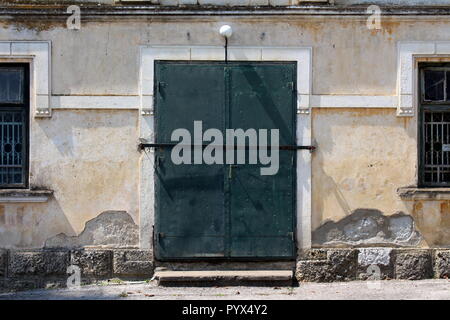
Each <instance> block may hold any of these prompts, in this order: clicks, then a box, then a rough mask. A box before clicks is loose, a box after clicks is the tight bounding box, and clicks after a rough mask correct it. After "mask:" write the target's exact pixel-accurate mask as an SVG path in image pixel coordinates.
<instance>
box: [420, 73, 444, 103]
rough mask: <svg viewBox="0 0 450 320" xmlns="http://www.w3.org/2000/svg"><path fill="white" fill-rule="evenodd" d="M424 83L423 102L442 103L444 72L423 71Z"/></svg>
mask: <svg viewBox="0 0 450 320" xmlns="http://www.w3.org/2000/svg"><path fill="white" fill-rule="evenodd" d="M424 81H425V100H427V101H442V100H444V89H445V85H444V83H445V71H434V70H425V71H424Z"/></svg>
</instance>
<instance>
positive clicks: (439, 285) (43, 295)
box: [0, 280, 450, 300]
mask: <svg viewBox="0 0 450 320" xmlns="http://www.w3.org/2000/svg"><path fill="white" fill-rule="evenodd" d="M3 299H8V300H10V299H43V300H47V299H58V300H60V299H149V300H184V299H195V300H202V299H208V300H209V299H211V300H222V299H227V300H235V299H252V300H264V299H274V300H288V299H289V300H290V299H295V300H308V299H350V300H352V299H371V300H372V299H446V300H450V280H422V281H394V280H391V281H380V282H360V281H354V282H346V283H331V284H330V283H305V284H300V286H299V287H296V288H287V287H207V288H204V287H200V288H199V287H176V288H175V287H158V286H157V285H156V283H154V282H150V283H142V282H130V283H122V284H108V285H106V284H103V285H90V286H82V287H81V288H79V289H58V290H33V291H27V292H21V293H16V294H5V293H3V294H0V300H3Z"/></svg>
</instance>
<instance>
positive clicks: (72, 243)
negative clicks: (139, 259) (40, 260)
mask: <svg viewBox="0 0 450 320" xmlns="http://www.w3.org/2000/svg"><path fill="white" fill-rule="evenodd" d="M138 245H139V227H138V226H137V225H136V224H135V223H134V221H133V218H132V217H131V216H130V215H129V214H128V213H127V212H126V211H105V212H103V213H101V214H100V215H98V216H97V217H95V218H94V219H92V220H89V221H88V222H86V225H85V228H84V230H83V231H82V232H81V233H80V234H79V235H78V236H72V237H70V236H67V235H66V234H64V233H60V234H58V235H56V236H54V237H52V238H49V239H48V240H47V241H45V245H44V247H45V248H80V247H84V246H108V247H121V248H127V247H137V246H138Z"/></svg>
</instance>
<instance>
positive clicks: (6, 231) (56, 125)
mask: <svg viewBox="0 0 450 320" xmlns="http://www.w3.org/2000/svg"><path fill="white" fill-rule="evenodd" d="M137 116H138V114H137V112H136V111H112V110H105V111H99V110H95V111H94V110H88V111H67V110H65V111H54V112H53V116H52V118H49V119H39V120H33V121H32V124H31V143H30V144H31V150H30V159H31V162H30V164H31V168H30V171H31V173H32V176H31V178H30V180H31V187H43V188H48V189H51V190H54V197H52V198H51V200H50V201H49V202H48V203H36V204H3V205H0V244H1V246H2V247H40V246H43V245H44V242H45V240H46V239H48V238H50V237H52V236H54V235H56V234H58V233H61V232H63V233H65V234H66V235H68V236H73V235H77V234H79V233H80V232H81V231H82V230H83V228H84V226H85V223H86V222H87V221H88V220H90V219H93V218H95V217H97V216H98V215H99V214H100V213H102V212H103V211H107V210H124V211H126V212H127V213H128V214H129V215H131V217H132V218H133V220H134V222H135V223H139V214H138V197H137V193H138V183H139V176H138V164H139V161H138V160H139V156H140V155H139V152H138V151H137V140H138V133H137V121H138V120H137V119H138V118H137Z"/></svg>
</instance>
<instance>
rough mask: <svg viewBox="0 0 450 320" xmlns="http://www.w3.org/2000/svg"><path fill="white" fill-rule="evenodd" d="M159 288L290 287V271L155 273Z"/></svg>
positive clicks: (164, 271) (291, 275) (291, 274)
mask: <svg viewBox="0 0 450 320" xmlns="http://www.w3.org/2000/svg"><path fill="white" fill-rule="evenodd" d="M155 279H156V280H157V281H158V284H159V285H161V286H217V285H230V286H231V285H239V286H247V285H251V286H271V285H273V286H274V285H276V286H292V285H293V279H294V275H293V271H292V270H208V271H170V270H161V271H158V270H157V271H156V272H155Z"/></svg>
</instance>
